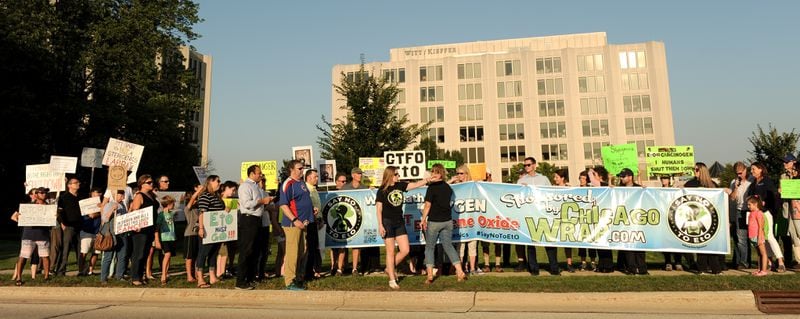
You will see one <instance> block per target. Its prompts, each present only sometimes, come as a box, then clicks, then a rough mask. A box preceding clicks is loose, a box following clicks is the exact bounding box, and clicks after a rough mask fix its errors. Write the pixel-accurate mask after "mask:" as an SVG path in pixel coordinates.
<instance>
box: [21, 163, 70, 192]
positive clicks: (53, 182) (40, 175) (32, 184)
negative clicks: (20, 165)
mask: <svg viewBox="0 0 800 319" xmlns="http://www.w3.org/2000/svg"><path fill="white" fill-rule="evenodd" d="M37 187H44V188H49V189H50V191H51V192H63V191H65V190H66V182H65V181H64V172H56V171H53V170H51V169H50V164H36V165H27V166H25V193H27V192H29V191H30V190H31V189H34V188H37Z"/></svg>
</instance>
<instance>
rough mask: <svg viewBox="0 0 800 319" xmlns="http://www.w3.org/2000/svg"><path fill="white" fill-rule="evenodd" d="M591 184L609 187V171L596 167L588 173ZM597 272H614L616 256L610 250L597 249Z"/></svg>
mask: <svg viewBox="0 0 800 319" xmlns="http://www.w3.org/2000/svg"><path fill="white" fill-rule="evenodd" d="M587 175H589V184H590V185H591V186H594V187H598V186H608V170H607V169H606V168H605V167H603V166H595V167H594V168H590V169H589V171H588V172H587ZM594 271H595V272H600V273H611V272H614V256H613V253H612V251H611V250H610V249H597V267H595V269H594Z"/></svg>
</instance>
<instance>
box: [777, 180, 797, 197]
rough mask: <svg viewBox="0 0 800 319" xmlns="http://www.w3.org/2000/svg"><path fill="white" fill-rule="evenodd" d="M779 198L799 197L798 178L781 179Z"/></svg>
mask: <svg viewBox="0 0 800 319" xmlns="http://www.w3.org/2000/svg"><path fill="white" fill-rule="evenodd" d="M781 198H783V199H800V179H782V180H781Z"/></svg>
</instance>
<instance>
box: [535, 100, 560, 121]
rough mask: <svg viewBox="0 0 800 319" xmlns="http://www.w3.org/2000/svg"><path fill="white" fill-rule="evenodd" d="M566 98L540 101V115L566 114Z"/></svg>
mask: <svg viewBox="0 0 800 319" xmlns="http://www.w3.org/2000/svg"><path fill="white" fill-rule="evenodd" d="M565 114H566V113H565V112H564V100H547V101H539V117H551V116H564V115H565Z"/></svg>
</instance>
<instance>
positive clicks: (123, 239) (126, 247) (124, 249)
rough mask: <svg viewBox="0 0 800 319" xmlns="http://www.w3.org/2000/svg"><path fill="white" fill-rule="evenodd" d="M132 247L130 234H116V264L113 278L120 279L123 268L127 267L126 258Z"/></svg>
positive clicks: (128, 257) (123, 273)
mask: <svg viewBox="0 0 800 319" xmlns="http://www.w3.org/2000/svg"><path fill="white" fill-rule="evenodd" d="M132 248H133V245H132V244H131V236H130V235H129V234H120V235H117V252H116V255H117V265H116V268H117V269H116V270H114V278H116V279H122V276H124V275H125V269H126V268H128V259H130V251H131V249H132Z"/></svg>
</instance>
